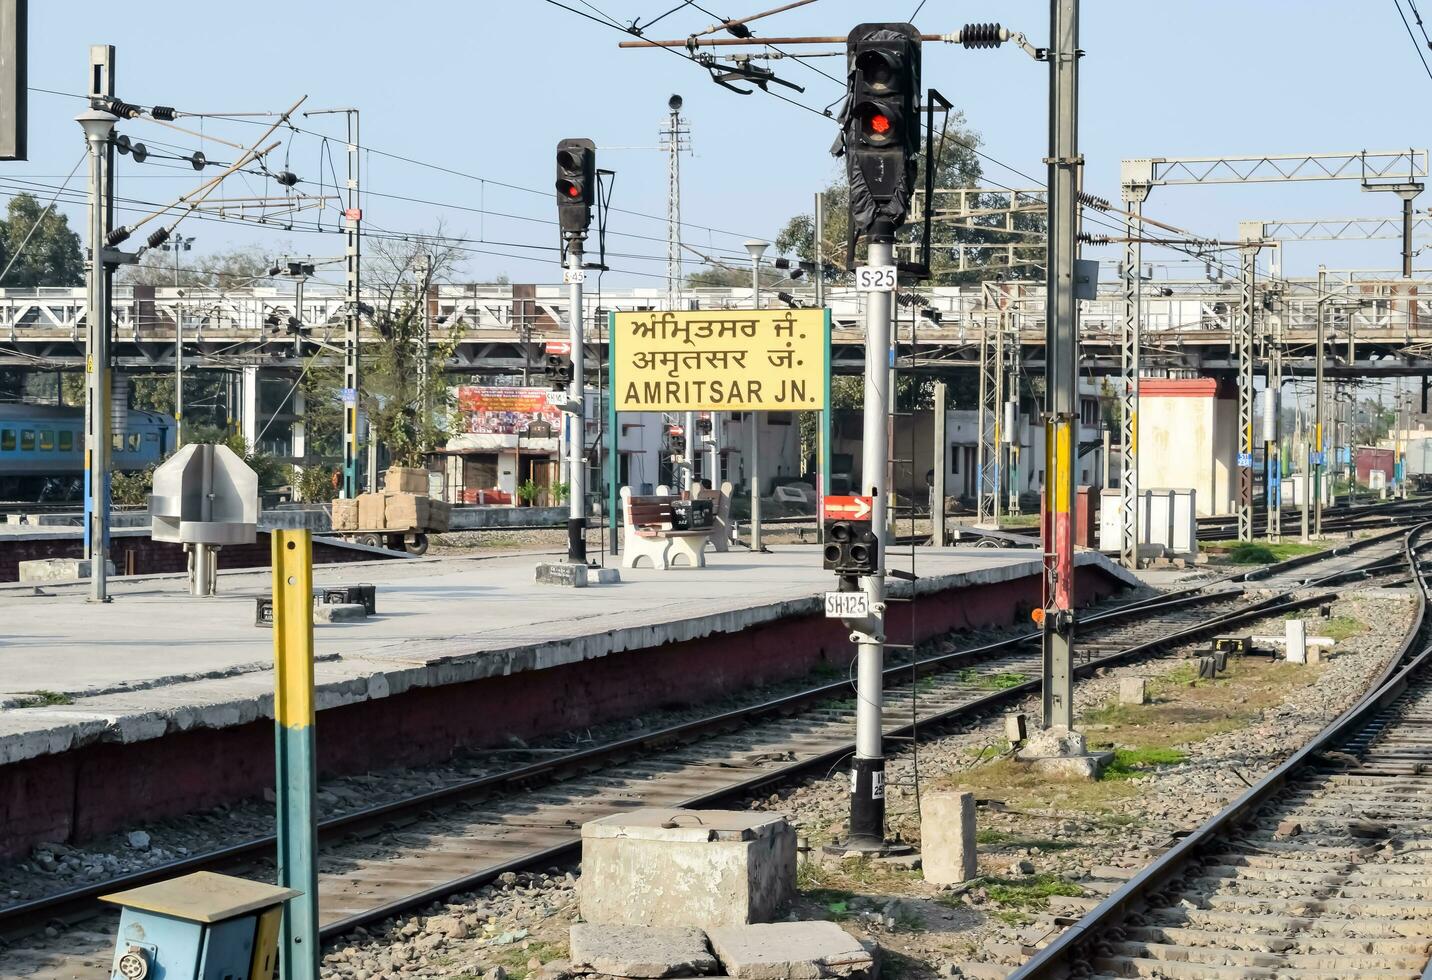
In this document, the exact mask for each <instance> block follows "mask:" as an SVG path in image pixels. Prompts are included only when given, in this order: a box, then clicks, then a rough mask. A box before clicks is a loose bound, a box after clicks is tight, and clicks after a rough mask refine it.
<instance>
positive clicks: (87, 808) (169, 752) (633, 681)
mask: <svg viewBox="0 0 1432 980" xmlns="http://www.w3.org/2000/svg"><path fill="white" fill-rule="evenodd" d="M264 555H265V556H266V555H267V552H264ZM1040 587H1041V581H1040V578H1039V577H1038V576H1029V577H1025V578H1021V579H1015V580H1012V581H1008V582H1001V583H994V584H989V585H980V586H973V587H967V588H963V589H958V590H954V589H952V590H949V591H946V592H940V593H935V594H932V595H926V596H922V597H921V598H920V599H919V600H918V601H916V602H914V603H897V604H892V607H891V609H892V612H891V614H890V622H889V623H888V628H889V634H890V640H891V642H893V643H909V642H911V637H912V635H913V636H914V638H915V640H916V641H917V642H918V641H923V640H927V639H931V638H933V637H936V636H939V635H940V634H942V633H946V632H949V631H951V630H955V629H963V628H971V627H988V626H998V625H1009V624H1011V623H1014V622H1016V621H1017V620H1018V621H1021V622H1025V623H1028V622H1029V620H1028V612H1029V610H1030V609H1032V608H1033V607H1034V606H1035V605H1037V604H1038V602H1039V598H1040ZM1119 587H1120V586H1119V584H1118V583H1116V582H1115V581H1114V580H1113V579H1112V578H1111V577H1110V576H1107V575H1105V574H1103V573H1095V574H1085V575H1081V576H1080V577H1079V588H1080V593H1081V595H1080V600H1081V602H1090V601H1093V600H1094V599H1096V598H1100V597H1103V596H1105V595H1108V594H1111V593H1113V592H1115V591H1117V590H1118V588H1119ZM912 614H913V622H914V631H913V633H912V632H911V616H912ZM853 654H854V650H853V647H852V646H851V644H850V642H849V638H848V635H847V633H846V631H845V629H844V628H843V627H842V626H841V625H840V623H839V622H838V621H836V620H828V619H824V618H821V617H800V618H791V619H785V620H779V621H777V622H773V623H768V624H766V625H763V626H760V627H756V628H753V629H749V630H745V631H743V632H741V633H739V634H720V635H714V636H709V637H704V638H702V639H698V640H689V641H686V642H683V643H673V644H668V645H666V646H662V647H656V648H653V649H649V650H643V651H628V652H624V653H619V654H612V655H610V656H607V657H602V658H599V659H595V660H588V661H583V662H580V663H575V664H569V665H566V666H562V667H554V668H550V669H546V670H534V671H526V672H523V673H518V674H511V675H507V676H503V677H493V678H487V679H484V680H478V681H469V682H465V683H461V684H451V685H446V686H443V687H433V688H418V689H414V690H411V691H408V692H406V693H404V694H401V695H396V696H393V697H388V698H378V699H375V700H371V701H365V702H361V703H358V704H349V705H343V706H340V707H335V708H330V709H327V710H325V711H321V712H319V714H318V720H317V740H318V761H319V767H320V771H321V773H322V774H323V775H325V776H332V775H340V774H351V773H360V772H366V771H370V770H374V769H380V768H384V767H390V766H413V765H423V764H426V763H433V762H440V761H442V760H444V759H448V758H450V757H452V756H453V755H455V754H457V753H460V752H463V751H467V750H472V749H479V748H482V747H484V746H492V745H501V744H502V743H503V742H504V741H505V740H506V739H507V738H508V737H509V736H510V735H517V736H519V737H521V738H524V739H530V738H534V737H537V736H541V735H550V734H557V733H561V732H564V731H570V730H580V729H583V728H585V727H587V726H590V725H595V724H599V723H601V722H604V721H609V720H612V719H618V718H623V717H631V716H633V715H639V714H640V713H641V712H642V711H645V710H651V709H655V708H663V707H688V706H690V705H693V704H700V703H702V702H706V701H709V700H711V699H713V698H715V697H719V696H721V695H723V694H729V693H732V692H736V691H740V690H742V689H744V688H749V687H752V686H757V685H761V684H766V683H770V682H774V681H781V680H788V679H790V678H793V677H799V676H802V675H805V674H807V673H809V672H810V671H811V670H813V669H815V668H816V667H818V666H820V665H822V664H828V665H832V666H835V667H836V668H838V669H839V670H841V671H842V672H843V671H845V670H846V669H847V667H848V666H849V663H850V658H851V657H852V656H853ZM273 761H274V759H273V723H272V722H271V721H267V720H265V721H260V722H254V723H251V724H247V725H241V726H236V727H233V728H226V729H220V730H196V731H190V732H186V733H182V734H176V735H169V736H165V737H163V738H158V739H151V740H148V741H144V742H136V743H132V744H128V745H121V744H115V743H96V744H92V745H86V746H83V747H81V748H78V749H75V750H73V751H70V752H64V753H59V754H55V755H51V756H46V757H44V758H40V759H33V760H29V761H26V762H23V763H18V764H15V765H10V766H4V767H0V855H3V856H18V855H23V854H25V853H27V852H28V851H29V850H30V849H31V848H32V847H33V846H34V845H35V844H36V843H39V842H41V841H62V842H64V841H68V842H76V841H82V840H85V839H87V838H91V837H94V836H96V835H99V834H104V833H108V832H111V831H115V830H120V829H124V828H132V827H133V826H135V824H136V823H137V822H139V821H141V820H144V819H152V818H157V817H164V816H170V815H175V814H181V813H188V812H192V811H195V810H200V809H203V808H205V807H211V806H216V805H218V804H222V803H232V802H234V801H236V800H240V799H244V798H246V797H255V796H258V795H259V794H260V793H262V792H263V790H264V789H266V788H270V787H272V785H273V779H274V776H273Z"/></svg>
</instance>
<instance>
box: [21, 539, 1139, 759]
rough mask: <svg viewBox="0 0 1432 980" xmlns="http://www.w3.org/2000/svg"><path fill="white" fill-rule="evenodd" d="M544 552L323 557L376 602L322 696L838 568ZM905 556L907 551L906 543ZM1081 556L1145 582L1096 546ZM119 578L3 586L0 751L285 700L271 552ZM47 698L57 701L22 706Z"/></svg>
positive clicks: (804, 581) (707, 615)
mask: <svg viewBox="0 0 1432 980" xmlns="http://www.w3.org/2000/svg"><path fill="white" fill-rule="evenodd" d="M546 557H547V556H539V555H535V554H531V553H528V554H520V555H502V556H475V557H468V556H462V557H441V558H431V559H419V560H413V561H404V562H391V561H378V562H356V563H350V564H341V565H316V566H315V567H314V571H313V577H314V585H315V586H333V585H351V584H357V583H367V582H371V583H374V584H376V585H377V587H378V600H377V606H378V613H379V615H378V616H376V617H373V618H370V619H368V620H366V621H364V622H361V623H343V624H331V625H329V624H324V625H319V626H316V627H315V628H314V644H315V654H316V660H317V665H316V669H315V676H316V681H317V685H318V694H317V700H318V707H319V708H320V709H322V708H326V707H331V706H334V705H338V704H345V703H350V702H355V701H362V700H367V699H369V698H374V697H385V696H389V695H392V694H397V693H401V692H402V691H404V690H407V689H409V688H411V687H414V686H431V685H438V684H449V683H459V682H463V681H468V680H475V679H480V678H483V677H491V676H497V675H502V674H507V673H513V672H517V671H523V670H536V669H543V668H546V667H554V666H560V665H562V664H566V663H572V662H575V661H579V660H585V659H591V658H594V657H603V656H609V655H611V654H615V653H620V652H621V651H623V650H631V649H644V648H648V647H652V646H659V645H662V644H664V643H671V642H680V641H683V640H689V639H696V638H699V637H704V636H708V635H711V634H713V633H723V632H733V633H734V632H738V631H740V630H742V629H745V628H747V627H750V626H754V625H758V624H760V623H765V622H771V621H774V620H778V619H782V618H785V617H788V616H805V615H811V614H814V613H818V612H819V610H820V604H821V599H820V595H821V593H822V592H824V591H825V590H827V589H830V588H832V587H833V584H834V581H833V576H832V575H831V573H830V572H827V571H824V570H822V569H821V565H820V552H819V550H818V549H816V548H814V547H811V546H777V547H775V548H773V549H772V553H771V554H767V555H759V556H756V555H751V554H748V553H746V552H744V551H732V552H729V553H726V554H713V555H709V556H708V558H707V561H708V565H707V567H706V568H704V569H686V568H678V569H674V570H669V571H656V570H653V569H623V570H622V579H623V581H622V582H621V583H620V584H617V585H603V586H593V587H591V588H587V589H557V588H553V587H551V586H543V585H538V584H536V583H535V582H534V581H533V574H534V568H535V566H536V564H537V562H539V561H542V560H545V558H546ZM891 557H892V562H893V563H895V564H896V565H897V566H899V565H900V564H902V563H903V565H905V566H906V567H908V564H909V555H908V551H907V552H904V553H903V554H896V555H892V556H891ZM1079 562H1080V564H1081V565H1097V566H1098V567H1100V568H1101V569H1103V570H1104V571H1105V572H1106V573H1107V574H1109V575H1111V576H1114V577H1116V578H1118V579H1120V580H1121V581H1124V582H1128V583H1133V582H1134V580H1133V579H1132V577H1131V576H1129V575H1128V574H1127V573H1126V572H1124V571H1123V570H1122V569H1119V568H1117V567H1116V566H1115V565H1113V563H1111V562H1109V560H1108V559H1106V558H1104V557H1103V556H1101V555H1099V554H1097V553H1095V552H1081V553H1080V555H1079ZM916 571H917V573H918V574H919V576H920V580H919V581H918V582H916V583H915V587H916V590H917V592H919V593H925V592H938V591H945V590H948V589H957V588H960V587H962V586H968V585H977V584H982V583H990V582H1001V581H1008V580H1011V579H1017V578H1023V577H1026V576H1030V575H1036V574H1038V573H1039V556H1038V554H1037V553H1031V552H1030V551H1028V550H1003V549H985V548H942V549H934V548H922V549H920V552H919V557H918V559H917V567H916ZM111 586H112V595H113V596H114V601H113V602H111V603H109V604H107V605H104V604H94V603H90V602H88V601H87V600H86V592H87V587H88V586H87V583H83V582H81V583H72V584H65V585H58V586H52V585H47V586H45V588H44V590H43V591H44V592H45V593H46V594H43V595H36V594H34V592H33V590H32V589H30V588H29V587H26V586H17V585H6V586H3V587H0V622H3V623H4V627H3V630H0V706H7V707H10V708H11V709H12V710H6V711H0V764H5V763H8V762H14V761H18V760H20V759H25V758H31V757H34V756H37V755H45V754H49V753H53V752H62V751H65V750H66V749H67V748H69V747H70V746H71V745H73V744H75V743H77V742H83V741H89V740H91V739H94V738H98V737H103V738H104V739H106V740H112V741H121V742H128V741H139V740H143V739H148V738H156V737H160V736H162V735H164V734H165V733H166V732H169V731H175V730H183V729H185V728H190V727H227V726H230V725H236V724H243V723H245V722H248V721H252V720H254V719H256V718H260V717H268V716H270V712H271V696H272V693H273V673H272V662H273V632H272V630H271V629H266V628H261V627H256V626H255V625H254V606H255V602H254V600H255V598H256V597H258V596H261V595H268V594H269V593H270V590H271V579H270V573H269V571H268V570H267V569H263V570H253V571H247V570H235V571H231V572H223V573H221V574H220V575H219V581H218V586H219V591H220V593H221V594H220V595H219V596H218V597H215V598H209V599H198V598H193V597H191V596H190V595H189V594H188V591H187V583H186V581H185V579H184V578H183V576H175V575H153V576H135V577H132V578H125V577H120V578H115V579H111ZM892 587H893V588H896V589H899V588H901V587H902V584H901V583H898V582H896V583H894V584H893V586H892ZM36 697H39V698H42V699H43V700H44V701H46V702H49V703H45V704H36V705H35V706H32V707H19V708H17V707H16V706H17V704H19V703H21V702H22V699H26V700H31V701H32V703H33V699H35V698H36ZM55 702H63V703H55Z"/></svg>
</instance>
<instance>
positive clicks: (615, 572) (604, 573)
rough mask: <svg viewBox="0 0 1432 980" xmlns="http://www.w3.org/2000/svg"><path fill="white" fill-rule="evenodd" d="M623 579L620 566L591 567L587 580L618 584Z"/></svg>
mask: <svg viewBox="0 0 1432 980" xmlns="http://www.w3.org/2000/svg"><path fill="white" fill-rule="evenodd" d="M621 580H622V570H621V569H620V568H589V569H587V581H588V582H592V583H594V584H596V585H616V584H618V583H619V582H621Z"/></svg>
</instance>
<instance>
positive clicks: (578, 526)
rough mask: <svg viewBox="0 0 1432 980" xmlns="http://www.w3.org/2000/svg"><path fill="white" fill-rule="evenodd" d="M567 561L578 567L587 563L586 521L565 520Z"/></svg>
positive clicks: (580, 519)
mask: <svg viewBox="0 0 1432 980" xmlns="http://www.w3.org/2000/svg"><path fill="white" fill-rule="evenodd" d="M567 560H568V561H569V562H575V563H577V564H579V565H585V564H586V563H587V519H586V518H585V517H569V518H567Z"/></svg>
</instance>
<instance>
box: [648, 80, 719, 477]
mask: <svg viewBox="0 0 1432 980" xmlns="http://www.w3.org/2000/svg"><path fill="white" fill-rule="evenodd" d="M681 105H682V100H681V96H679V95H673V96H672V97H671V98H669V99H667V100H666V108H667V110H668V112H669V115H668V117H667V123H666V129H664V130H662V131H661V137H662V140H663V142H664V144H665V146H666V151H667V156H666V160H667V164H666V308H667V309H668V310H673V311H674V310H678V309H680V308H681V303H682V301H681V282H682V271H681V151H682V150H683V149H685V148H686V143H685V141H684V140H683V139H682V137H684V136H685V135H686V134H687V132H688V131H687V130H685V129H683V128H682V122H683V120H682V118H681ZM712 424H713V425H714V424H715V423H714V420H713V423H712ZM682 431H683V432H684V433H685V435H686V440H685V441H686V449H685V452H684V453H683V454H682V455H683V456H684V457H685V459H686V466H685V473H684V474H683V480H682V483H683V484H684V486H685V490H686V492H687V493H688V494H690V493H692V492H694V491H695V489H696V459H697V456H698V454H699V450H698V448H697V443H696V413H695V412H687V413H686V416H685V418H684V419H683V420H682ZM718 489H719V488H718Z"/></svg>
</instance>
